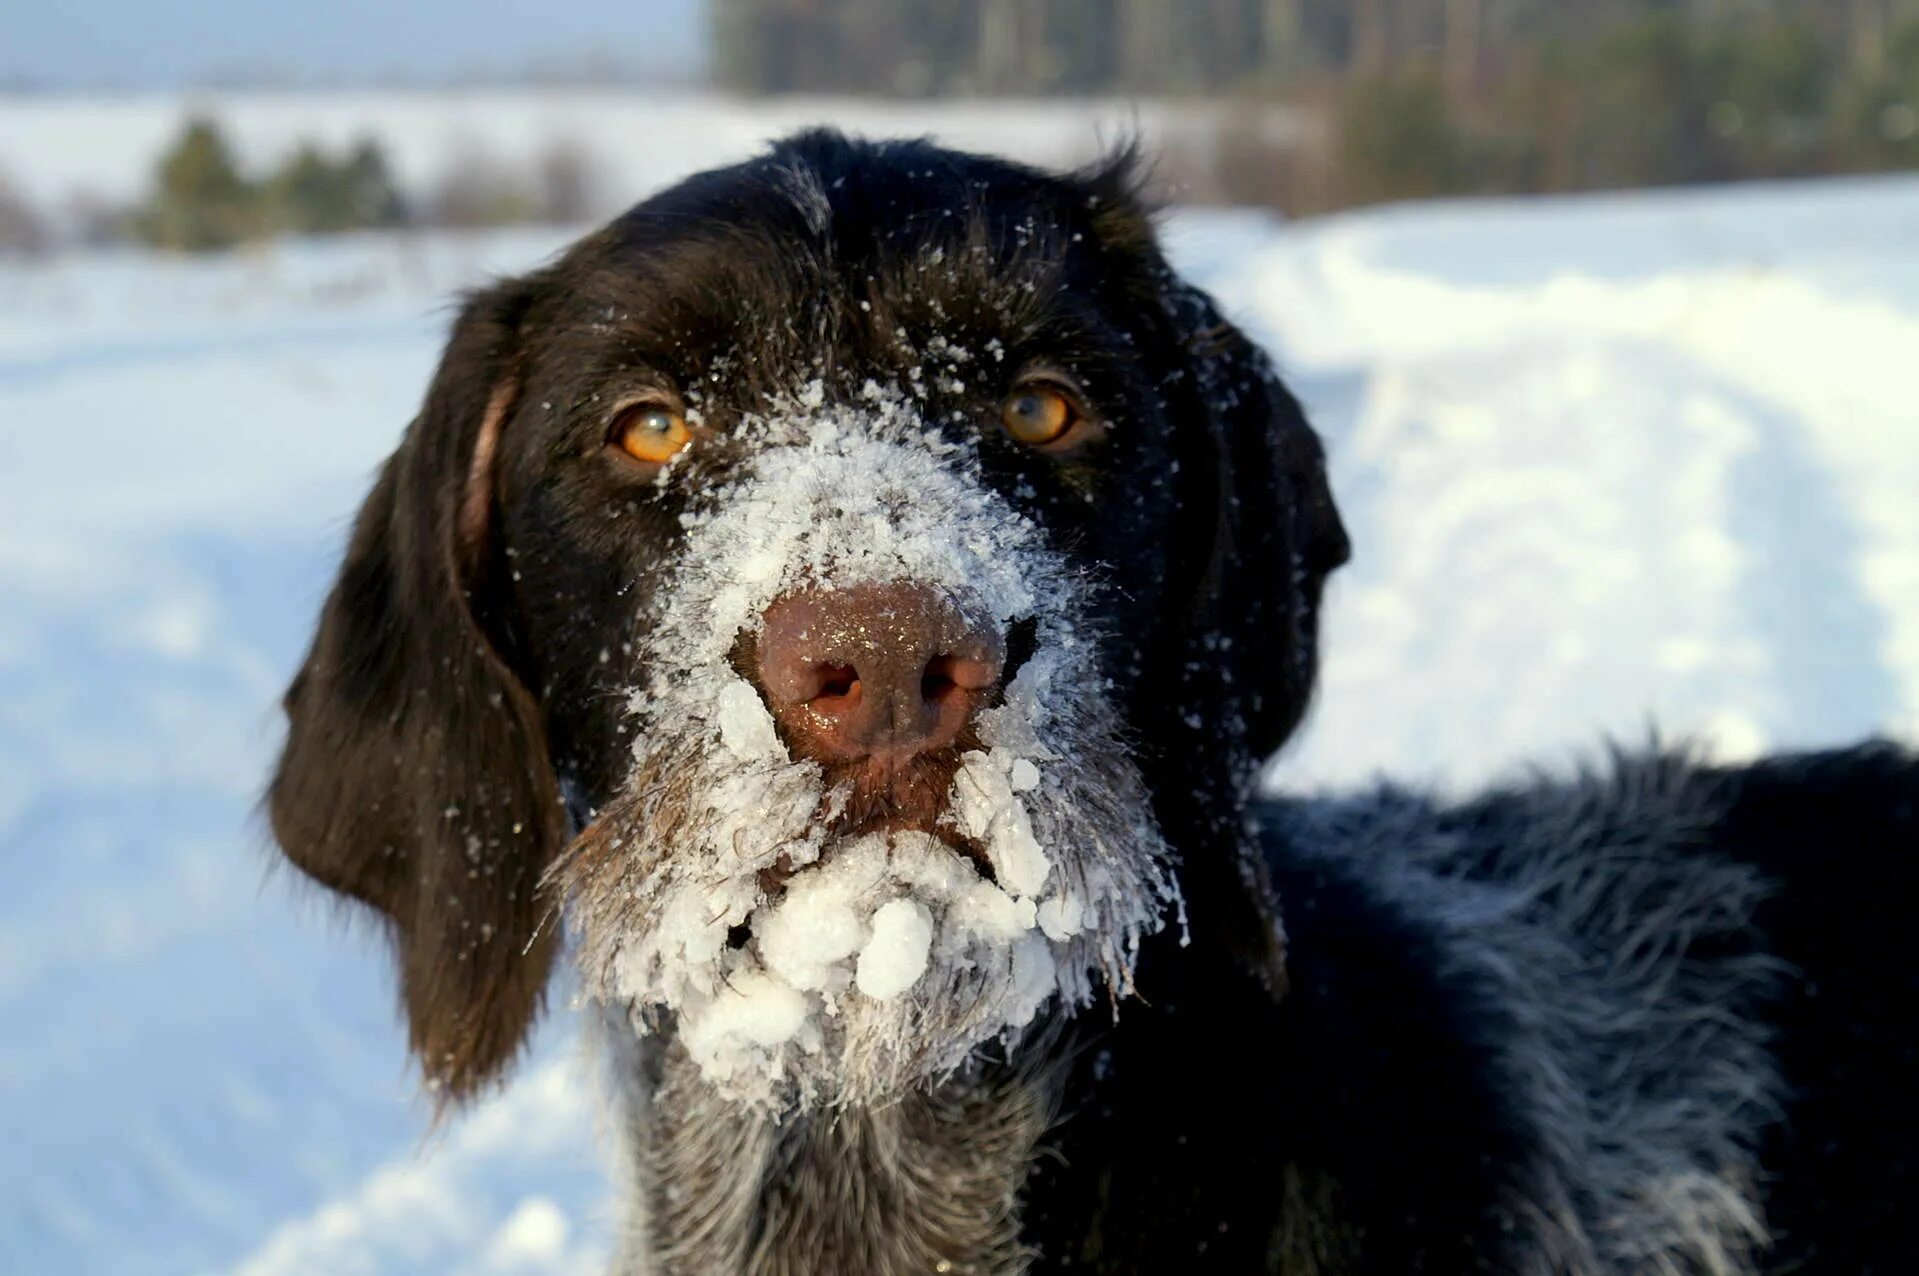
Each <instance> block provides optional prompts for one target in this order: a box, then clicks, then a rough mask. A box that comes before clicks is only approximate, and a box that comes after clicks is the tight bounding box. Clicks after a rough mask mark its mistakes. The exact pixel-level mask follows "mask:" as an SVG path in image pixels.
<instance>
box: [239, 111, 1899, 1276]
mask: <svg viewBox="0 0 1919 1276" xmlns="http://www.w3.org/2000/svg"><path fill="white" fill-rule="evenodd" d="M1346 553H1347V545H1346V538H1345V533H1344V531H1343V529H1342V528H1341V525H1340V522H1339V518H1338V516H1337V514H1336V512H1335V510H1334V507H1333V504H1332V501H1331V498H1330V496H1329V494H1328V492H1327V489H1326V484H1325V478H1324V474H1323V468H1322V462H1321V453H1320V448H1319V445H1318V442H1317V440H1316V439H1315V437H1314V436H1313V434H1312V432H1311V431H1310V430H1309V429H1308V427H1307V425H1306V423H1305V421H1304V419H1303V417H1302V415H1301V413H1300V411H1299V408H1298V406H1297V404H1296V403H1295V402H1294V400H1293V399H1292V398H1291V396H1290V395H1288V394H1287V392H1286V391H1285V389H1284V388H1283V387H1282V386H1281V385H1280V383H1279V382H1278V380H1277V379H1276V378H1275V377H1274V376H1273V374H1272V372H1271V370H1270V369H1269V367H1268V365H1267V364H1266V362H1265V360H1264V359H1263V357H1262V356H1261V355H1260V354H1259V352H1258V351H1257V350H1255V349H1254V348H1253V347H1251V346H1250V345H1249V344H1248V343H1247V341H1246V340H1245V339H1244V337H1242V336H1241V335H1240V334H1239V333H1238V332H1237V331H1236V330H1235V329H1233V328H1232V327H1231V326H1230V325H1229V324H1227V323H1225V322H1224V321H1223V320H1222V319H1221V318H1220V316H1219V314H1218V313H1217V311H1216V310H1215V309H1214V307H1213V306H1212V304H1211V302H1210V301H1209V300H1208V299H1207V298H1206V297H1204V296H1203V295H1202V294H1200V293H1198V292H1197V291H1195V290H1193V289H1191V288H1190V287H1187V286H1185V285H1184V284H1182V283H1181V282H1180V281H1179V280H1177V279H1176V278H1175V277H1174V276H1173V275H1172V273H1171V272H1170V270H1169V269H1168V268H1167V266H1166V264H1165V262H1164V260H1163V258H1162V257H1161V255H1160V253H1159V250H1158V248H1157V246H1156V244H1155V241H1154V237H1153V233H1152V230H1151V227H1150V224H1149V221H1148V219H1147V217H1146V215H1145V214H1144V213H1143V211H1142V209H1141V207H1140V205H1139V203H1138V201H1137V199H1136V198H1135V196H1134V194H1133V191H1132V186H1131V176H1130V166H1129V163H1128V162H1127V161H1125V160H1121V161H1119V162H1116V163H1114V164H1110V165H1107V166H1104V167H1102V168H1101V169H1099V170H1098V171H1095V172H1092V173H1089V174H1086V175H1083V176H1081V177H1078V178H1071V179H1063V178H1055V177H1051V176H1047V175H1043V174H1040V173H1037V172H1034V171H1032V170H1029V169H1025V168H1021V167H1018V166H1016V165H1011V164H1007V163H1002V162H998V161H993V160H988V159H983V158H977V157H972V156H966V155H960V154H955V153H952V152H949V151H944V150H940V149H937V148H935V147H932V146H930V145H927V144H924V143H917V142H909V143H887V144H868V143H860V142H852V141H848V140H846V139H844V138H841V137H839V136H836V135H833V134H829V133H811V134H806V135H802V136H799V137H796V138H793V139H791V140H789V141H787V142H785V143H782V144H781V145H779V146H777V147H776V148H774V149H773V151H772V152H771V153H770V154H768V155H766V156H764V157H762V158H760V159H757V160H754V161H752V162H750V163H746V164H742V165H739V166H737V167H734V168H730V169H726V170H722V171H718V172H714V173H708V174H705V175H702V176H699V177H695V178H692V179H690V180H689V181H687V182H685V183H683V184H682V185H680V186H678V187H676V188H674V189H672V190H670V191H667V192H666V193H664V194H661V195H659V196H656V197H655V198H653V199H651V200H649V201H647V202H646V203H644V204H642V205H640V206H639V207H638V208H636V209H634V210H633V211H632V212H630V213H628V214H627V215H626V216H624V217H622V218H621V219H619V220H618V221H616V222H615V223H613V224H612V225H611V226H609V227H607V228H606V229H605V230H603V231H600V232H598V233H596V234H594V235H592V236H589V237H588V238H587V239H585V240H584V241H582V242H581V243H580V244H579V245H577V246H576V247H575V248H574V249H573V250H571V251H570V252H569V253H567V254H566V255H565V256H564V257H562V258H561V259H560V260H558V261H557V262H555V263H554V264H553V265H551V266H548V267H546V268H544V269H542V270H540V271H538V272H535V273H534V274H531V275H529V276H526V277H524V278H521V279H517V280H513V281H509V282H506V283H503V284H501V285H499V286H497V287H494V288H492V289H489V290H488V291H486V292H484V293H482V294H480V295H479V296H477V297H476V298H474V299H473V300H472V301H471V302H470V303H469V304H468V306H467V308H466V310H465V311H464V313H463V314H462V316H461V318H460V320H459V322H458V324H457V326H456V329H455V331H454V334H453V336H452V339H451V341H450V343H449V346H448V349H447V353H446V356H445V358H444V361H443V362H442V365H441V367H440V371H439V373H438V374H437V376H436V377H435V379H434V382H433V386H432V388H431V390H430V392H429V394H428V397H427V402H426V406H425V408H424V410H423V412H422V413H421V415H420V417H419V418H418V419H417V420H416V421H415V422H414V424H413V425H412V427H411V428H410V430H409V431H408V433H407V436H406V439H405V441H404V442H403V443H402V445H401V447H400V449H399V451H398V452H396V453H395V455H394V457H393V458H392V460H391V461H390V462H389V463H388V465H387V467H386V469H385V471H384V473H383V474H382V476H381V478H380V480H379V482H378V484H377V486H376V487H375V489H374V491H373V494H372V496H371V497H370V498H369V500H368V502H367V505H366V508H365V509H364V510H363V511H362V513H361V516H360V519H359V522H358V524H357V526H356V528H355V531H354V535H353V540H352V543H351V545H350V547H349V549H348V552H347V557H346V563H345V565H344V567H343V569H342V573H341V577H340V580H339V582H338V584H337V585H336V587H335V589H334V591H333V594H332V596H331V597H330V599H329V600H328V603H327V606H326V610H325V614H324V615H323V617H322V620H321V625H320V631H319V635H318V637H317V639H316V640H315V643H314V648H313V652H312V654H311V655H310V657H309V659H308V661H307V663H306V666H305V668H304V669H303V670H302V671H301V673H300V675H299V677H298V678H297V679H296V681H295V683H294V685H293V688H292V690H291V691H290V692H289V693H288V697H287V710H288V714H289V717H290V719H291V730H290V734H289V738H288V741H287V745H286V751H285V754H284V756H283V758H282V760H281V763H280V768H279V772H278V775H277V776H276V778H275V780H274V784H273V788H272V794H271V799H270V800H271V808H272V815H273V821H274V828H275V831H276V834H277V836H278V838H279V840H280V843H281V845H282V846H283V847H284V848H285V850H286V852H287V854H288V855H289V856H290V857H291V858H292V859H293V860H294V862H295V863H297V864H298V865H299V866H300V867H301V868H303V869H304V870H306V871H307V872H308V873H310V874H311V875H313V876H314V877H315V878H317V879H318V880H320V881H321V882H323V883H324V884H326V885H327V886H330V887H332V888H334V889H335V890H338V891H341V892H344V893H346V894H347V895H350V896H352V897H354V898H356V899H358V900H361V901H363V902H365V903H366V904H368V905H370V906H372V907H373V908H374V909H376V910H378V911H379V913H381V914H382V915H383V916H384V917H385V918H386V919H387V920H388V921H389V922H390V924H391V932H392V935H393V938H394V942H395V948H396V952H397V956H398V962H399V968H400V981H401V993H402V999H403V1003H404V1005H405V1009H406V1014H407V1019H408V1023H409V1025H410V1030H411V1042H412V1046H413V1050H414V1053H415V1054H416V1056H417V1057H418V1059H419V1060H420V1063H421V1066H422V1069H423V1071H424V1073H425V1075H426V1078H427V1082H428V1084H429V1085H430V1086H431V1087H433V1088H434V1089H435V1090H436V1091H437V1092H438V1093H439V1094H440V1095H441V1096H442V1097H443V1099H444V1100H446V1101H449V1102H452V1101H458V1100H460V1099H464V1098H466V1097H468V1096H470V1095H472V1094H473V1093H474V1092H476V1091H477V1090H479V1089H480V1088H482V1087H484V1086H485V1085H487V1084H488V1083H489V1082H491V1081H492V1080H494V1079H495V1078H497V1077H498V1076H499V1075H500V1074H501V1072H502V1071H503V1070H504V1069H505V1068H506V1067H507V1066H508V1065H510V1063H511V1062H512V1060H513V1057H514V1055H515V1053H516V1051H517V1050H518V1048H519V1046H520V1044H521V1042H522V1041H523V1040H524V1038H525V1036H526V1033H527V1029H528V1027H529V1025H530V1023H531V1021H532V1019H533V1018H534V1016H535V1014H536V1013H537V1011H538V1008H539V1004H540V1000H541V996H542V990H543V988H544V986H545V984H546V982H547V976H548V974H549V971H550V968H551V966H552V963H553V961H554V959H555V955H556V952H557V951H558V948H559V932H560V918H561V917H562V916H563V917H564V918H565V919H566V921H567V922H568V924H569V927H570V929H571V931H572V932H573V935H574V937H575V940H576V944H577V957H578V960H579V963H580V965H581V969H582V972H583V975H584V978H585V987H586V989H587V992H588V994H589V995H590V997H591V998H592V999H593V1000H594V1002H595V1003H596V1004H597V1005H598V1006H599V1007H601V1009H602V1015H601V1018H602V1020H603V1024H604V1034H603V1035H604V1038H605V1046H606V1053H607V1055H608V1057H609V1060H610V1065H611V1067H612V1068H613V1069H614V1072H615V1076H616V1079H617V1081H618V1084H619V1090H620V1093H621V1094H622V1111H621V1123H622V1124H621V1128H622V1129H623V1130H624V1131H625V1132H626V1135H627V1137H628V1141H629V1142H630V1145H631V1148H630V1151H631V1156H632V1164H633V1170H634V1173H633V1185H632V1191H633V1195H634V1199H633V1201H632V1202H631V1204H632V1211H631V1219H632V1221H631V1226H630V1229H629V1234H628V1237H627V1241H626V1245H625V1252H624V1255H623V1258H622V1270H631V1271H660V1272H689V1273H692V1272H699V1273H707V1272H747V1271H751V1272H834V1273H864V1272H929V1271H955V1272H997V1271H1012V1270H1023V1269H1033V1270H1043V1269H1059V1270H1067V1269H1071V1270H1086V1271H1128V1272H1132V1271H1152V1272H1168V1271H1199V1270H1211V1271H1223V1272H1244V1271H1257V1270H1273V1271H1283V1272H1289V1273H1321V1272H1382V1273H1383V1272H1393V1273H1405V1272H1415V1271H1426V1272H1462V1271H1513V1272H1539V1273H1547V1272H1600V1271H1607V1272H1611V1271H1655V1272H1673V1273H1680V1272H1692V1271H1700V1272H1707V1271H1713V1272H1741V1271H1761V1270H1782V1271H1783V1270H1786V1269H1787V1268H1788V1267H1789V1266H1790V1265H1791V1264H1793V1263H1795V1262H1798V1261H1801V1260H1816V1261H1817V1262H1819V1263H1823V1264H1826V1266H1825V1267H1824V1268H1823V1270H1832V1271H1847V1272H1858V1271H1868V1270H1884V1271H1894V1270H1899V1271H1904V1270H1909V1269H1910V1267H1909V1265H1908V1264H1905V1263H1901V1262H1900V1261H1899V1259H1900V1258H1904V1257H1909V1256H1910V1255H1911V1254H1912V1253H1913V1250H1912V1247H1911V1246H1910V1244H1909V1243H1908V1242H1907V1241H1906V1240H1905V1238H1904V1228H1903V1226H1902V1225H1901V1224H1900V1223H1899V1217H1898V1216H1899V1214H1900V1212H1901V1209H1902V1207H1903V1206H1904V1205H1905V1204H1906V1203H1908V1202H1911V1201H1912V1200H1913V1195H1912V1192H1911V1188H1912V1186H1913V1179H1912V1170H1911V1168H1910V1167H1911V1166H1912V1165H1913V1164H1914V1158H1913V1157H1912V1155H1911V1154H1910V1152H1909V1148H1910V1147H1911V1136H1912V1135H1913V1134H1914V1133H1915V1131H1914V1129H1913V1123H1912V1119H1911V1106H1912V1105H1911V1102H1910V1099H1909V1095H1908V1091H1909V1089H1910V1087H1911V1083H1912V1082H1913V1080H1915V1079H1916V1078H1915V1077H1914V1075H1913V1074H1912V1071H1911V1068H1912V1064H1913V1058H1914V1056H1913V1054H1912V1051H1913V1044H1912V1043H1914V1042H1915V1041H1916V1040H1919V1034H1915V1032H1914V1030H1913V1029H1912V1027H1911V1025H1912V1023H1913V1017H1914V1012H1915V1011H1919V997H1915V995H1914V980H1913V978H1912V977H1911V976H1910V975H1909V974H1908V973H1906V972H1907V971H1908V970H1909V969H1910V963H1906V962H1895V960H1893V958H1892V957H1891V955H1890V954H1891V953H1892V951H1893V950H1892V948H1891V946H1890V944H1888V943H1885V942H1883V941H1882V940H1876V939H1875V938H1874V935H1875V932H1874V931H1873V929H1872V925H1871V918H1872V916H1874V915H1875V914H1877V915H1879V916H1885V915H1887V912H1888V910H1889V909H1891V908H1896V907H1897V906H1898V905H1899V904H1901V903H1903V904H1905V905H1908V906H1909V905H1910V904H1911V903H1912V902H1913V901H1914V900H1915V898H1919V892H1914V891H1913V889H1912V886H1913V880H1912V879H1913V876H1914V869H1913V863H1914V861H1913V858H1912V856H1911V853H1910V847H1909V843H1910V842H1911V841H1912V839H1913V833H1914V830H1915V827H1916V825H1915V815H1914V811H1913V807H1914V805H1915V802H1916V801H1919V779H1916V778H1915V777H1916V776H1919V771H1915V768H1914V766H1913V764H1912V762H1911V761H1910V760H1909V759H1908V758H1906V757H1905V756H1903V755H1901V754H1898V753H1896V752H1894V751H1892V750H1890V749H1877V750H1867V751H1862V752H1859V753H1855V754H1850V755H1840V756H1837V757H1832V758H1821V759H1806V760H1800V761H1788V762H1780V763H1777V764H1772V765H1768V766H1764V767H1760V768H1756V769H1752V770H1750V771H1743V772H1724V773H1722V772H1713V771H1710V770H1705V769H1700V768H1695V767H1690V766H1688V765H1686V764H1684V763H1683V762H1680V761H1674V760H1651V761H1641V762H1633V763H1629V764H1623V765H1622V766H1621V767H1619V768H1618V774H1617V775H1615V776H1614V777H1613V778H1611V779H1606V780H1592V781H1587V782H1582V783H1578V784H1572V785H1566V786H1557V787H1555V786H1552V785H1540V786H1535V787H1534V788H1532V789H1530V790H1522V791H1514V792H1511V793H1504V794H1499V795H1496V796H1493V797H1491V798H1488V799H1485V800H1484V801H1482V802H1479V803H1476V804H1473V805H1470V806H1466V807H1460V808H1437V807H1434V806H1432V805H1430V804H1427V803H1424V802H1422V801H1419V800H1417V799H1414V798H1411V797H1406V796H1403V795H1396V794H1384V795H1379V796H1376V797H1374V798H1372V799H1368V800H1365V801H1361V802H1354V803H1349V804H1344V805H1327V804H1308V805H1298V806H1281V805H1270V804H1269V805H1263V806H1251V805H1249V796H1248V790H1249V785H1250V783H1251V779H1252V776H1253V774H1254V770H1255V767H1256V764H1257V762H1258V761H1259V759H1261V758H1263V757H1265V756H1266V755H1267V754H1269V753H1270V752H1271V751H1272V750H1274V749H1275V748H1277V747H1278V745H1279V744H1280V743H1281V742H1282V741H1283V740H1284V739H1285V738H1286V737H1287V735H1288V734H1289V733H1290V732H1291V731H1292V729H1293V728H1294V727H1295V725H1296V724H1297V723H1298V721H1299V719H1300V716H1301V714H1302V713H1303V712H1304V710H1305V707H1306V704H1307V700H1308V697H1309V694H1310V691H1311V688H1312V685H1313V677H1314V670H1315V660H1316V653H1315V634H1316V628H1317V610H1318V604H1319V598H1320V590H1321V585H1322V583H1323V581H1324V579H1325V577H1326V575H1327V574H1328V573H1329V572H1330V571H1332V570H1333V569H1334V568H1336V567H1337V566H1338V565H1339V564H1340V563H1341V562H1342V561H1344V559H1345V557H1346ZM1282 905H1283V906H1284V925H1283V926H1282V924H1281V906H1282ZM1782 958H1783V959H1784V960H1783V961H1782V960H1781V959H1782ZM1786 963H1792V965H1790V966H1789V965H1787V964H1786ZM1815 992H1816V993H1817V995H1816V996H1815V995H1814V993H1815ZM1135 993H1137V994H1138V995H1137V996H1135V995H1134V994H1135ZM1109 1005H1110V1009H1109ZM1082 1010H1084V1011H1085V1012H1086V1013H1080V1014H1076V1013H1075V1012H1077V1011H1082ZM1869 1043H1870V1044H1872V1045H1873V1046H1874V1047H1875V1048H1873V1049H1866V1048H1864V1047H1865V1046H1866V1045H1867V1044H1869ZM1901 1051H1903V1052H1904V1053H1900V1052H1901ZM1874 1263H1879V1264H1881V1266H1880V1267H1878V1268H1875V1267H1874V1266H1873V1264H1874ZM1792 1269H1793V1270H1799V1268H1797V1267H1794V1268H1792Z"/></svg>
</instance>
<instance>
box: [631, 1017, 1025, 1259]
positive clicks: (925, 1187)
mask: <svg viewBox="0 0 1919 1276" xmlns="http://www.w3.org/2000/svg"><path fill="white" fill-rule="evenodd" d="M610 1044H611V1045H612V1050H611V1057H610V1062H611V1063H612V1065H613V1067H614V1068H615V1069H616V1079H617V1082H618V1085H619V1089H620V1092H621V1112H620V1117H619V1119H620V1121H621V1123H622V1130H621V1134H622V1140H621V1141H622V1142H623V1143H624V1144H625V1146H626V1149H627V1156H628V1162H629V1178H628V1183H627V1188H626V1191H627V1194H628V1201H627V1210H628V1215H629V1221H628V1233H627V1236H626V1239H625V1244H624V1246H623V1248H622V1251H621V1258H620V1261H619V1262H618V1264H616V1266H615V1271H616V1273H618V1276H641V1274H642V1273H644V1274H645V1276H669V1274H670V1276H680V1274H681V1273H689V1274H690V1273H702V1274H714V1273H726V1274H728V1276H732V1274H734V1273H738V1274H740V1276H746V1274H747V1273H751V1274H752V1276H787V1274H792V1276H798V1274H799V1273H809V1272H894V1271H899V1272H954V1273H971V1274H976V1276H988V1274H994V1273H1006V1272H1017V1271H1021V1270H1023V1269H1024V1267H1025V1265H1026V1258H1027V1256H1026V1254H1025V1252H1024V1251H1023V1250H1022V1248H1021V1245H1020V1241H1019V1212H1018V1200H1019V1192H1020V1188H1021V1186H1022V1184H1023V1183H1024V1181H1025V1178H1026V1172H1027V1168H1028V1166H1029V1165H1030V1164H1031V1160H1032V1156H1033V1152H1034V1149H1035V1146H1036V1145H1037V1143H1038V1141H1039V1139H1040V1137H1041V1135H1043V1134H1044V1133H1045V1131H1046V1130H1047V1128H1048V1127H1049V1125H1050V1124H1051V1122H1052V1118H1053V1115H1054V1112H1055V1110H1056V1108H1057V1089H1058V1086H1057V1080H1056V1078H1055V1076H1054V1073H1056V1072H1057V1071H1058V1070H1057V1069H1051V1068H1039V1069H1034V1068H1007V1067H991V1068H982V1069H974V1070H969V1071H967V1072H964V1073H962V1074H959V1075H956V1076H954V1077H952V1078H950V1079H948V1080H946V1081H944V1082H942V1083H940V1084H939V1085H937V1086H935V1087H933V1088H930V1089H927V1090H923V1091H913V1092H911V1093H909V1094H906V1095H903V1096H901V1097H900V1098H899V1099H897V1100H896V1101H893V1102H890V1103H887V1104H885V1105H882V1106H874V1107H855V1108H847V1109H841V1110H837V1111H834V1110H825V1111H810V1112H798V1113H789V1114H787V1115H785V1116H783V1117H781V1118H780V1119H778V1120H775V1119H774V1118H773V1117H771V1116H769V1115H767V1114H766V1113H763V1112H761V1111H758V1110H756V1109H753V1108H750V1107H747V1106H743V1105H741V1104H737V1103H734V1102H732V1101H730V1100H727V1099H725V1098H722V1097H721V1096H720V1095H719V1094H717V1093H716V1092H715V1091H714V1090H713V1088H712V1087H711V1086H710V1085H709V1084H708V1083H707V1082H706V1081H705V1080H704V1079H703V1078H702V1077H701V1076H700V1075H699V1070H698V1068H697V1066H696V1065H695V1064H693V1062H692V1061H691V1060H690V1059H688V1057H687V1056H686V1054H685V1052H684V1051H683V1050H681V1049H679V1048H678V1047H677V1046H676V1045H675V1044H674V1043H673V1042H672V1041H670V1040H666V1041H661V1040H660V1039H657V1038H655V1039H650V1040H646V1041H639V1042H634V1041H632V1040H631V1039H630V1038H629V1039H628V1040H627V1041H626V1042H625V1043H619V1042H613V1043H610Z"/></svg>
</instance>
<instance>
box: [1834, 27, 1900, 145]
mask: <svg viewBox="0 0 1919 1276" xmlns="http://www.w3.org/2000/svg"><path fill="white" fill-rule="evenodd" d="M1830 121H1831V123H1830V129H1831V135H1832V143H1833V147H1834V150H1835V151H1836V152H1837V155H1838V158H1839V161H1840V163H1841V164H1843V165H1844V166H1845V167H1848V168H1859V169H1865V170H1868V171H1884V170H1905V169H1919V20H1915V21H1913V22H1911V23H1908V24H1907V25H1906V26H1905V27H1903V28H1902V29H1901V30H1899V31H1898V32H1897V33H1896V34H1895V35H1894V37H1893V39H1892V40H1891V42H1890V45H1889V47H1888V48H1887V50H1886V58H1885V62H1884V64H1883V65H1882V66H1880V67H1879V68H1878V69H1876V70H1863V71H1860V72H1857V73H1855V74H1853V75H1851V76H1849V77H1847V79H1846V80H1845V81H1844V82H1843V83H1842V84H1841V85H1840V87H1839V91H1838V92H1837V93H1836V94H1835V95H1834V98H1833V103H1832V113H1831V117H1830Z"/></svg>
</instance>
